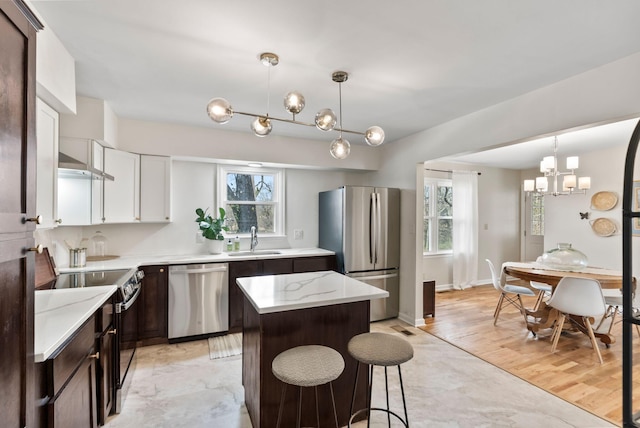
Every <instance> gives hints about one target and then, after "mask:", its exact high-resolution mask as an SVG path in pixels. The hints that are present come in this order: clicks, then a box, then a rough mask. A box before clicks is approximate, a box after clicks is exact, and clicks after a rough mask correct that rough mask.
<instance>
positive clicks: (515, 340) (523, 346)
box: [421, 285, 640, 425]
mask: <svg viewBox="0 0 640 428" xmlns="http://www.w3.org/2000/svg"><path fill="white" fill-rule="evenodd" d="M498 298H499V293H498V292H497V291H496V290H495V288H493V286H491V285H486V286H485V285H482V286H478V287H474V288H471V289H466V290H462V291H459V290H454V291H445V292H439V293H436V306H435V313H436V316H435V317H428V318H426V319H425V324H426V325H425V326H424V327H421V328H422V329H423V330H424V331H426V332H428V333H431V334H433V335H435V336H437V337H439V338H441V339H443V340H445V341H447V342H449V343H451V344H453V345H455V346H457V347H459V348H461V349H463V350H465V351H467V352H469V353H471V354H473V355H475V356H477V357H479V358H481V359H483V360H485V361H487V362H489V363H491V364H493V365H495V366H497V367H500V368H501V369H503V370H506V371H507V372H509V373H511V374H513V375H515V376H518V377H520V378H522V379H524V380H526V381H528V382H530V383H531V384H533V385H536V386H538V387H540V388H542V389H544V390H546V391H548V392H550V393H552V394H554V395H556V396H558V397H560V398H562V399H564V400H566V401H569V402H571V403H574V404H576V405H577V406H579V407H581V408H583V409H585V410H587V411H589V412H591V413H594V414H596V415H598V416H600V417H602V418H604V419H607V420H609V421H611V422H612V423H615V424H618V425H622V323H621V322H620V323H618V322H617V321H618V320H620V319H621V316H620V315H618V317H617V319H616V324H615V325H614V327H613V330H612V334H613V336H614V337H615V339H616V342H615V343H613V344H612V345H611V346H610V348H608V349H607V348H606V347H605V345H604V344H602V343H600V342H599V346H600V351H601V353H602V358H603V360H604V364H602V365H600V364H599V362H598V359H597V356H596V354H595V352H594V351H593V348H592V347H591V343H590V341H589V338H588V337H587V336H586V335H585V334H583V333H581V332H578V331H569V332H563V334H562V336H561V337H560V340H559V342H558V347H557V350H556V352H555V353H554V354H552V353H551V341H550V338H551V329H548V330H542V331H540V332H538V335H537V336H536V337H534V336H533V335H532V334H531V333H530V332H529V331H528V330H527V329H526V327H525V323H524V318H523V317H522V315H520V314H519V312H518V311H517V309H516V308H515V307H513V306H511V305H508V306H504V308H503V310H502V312H501V313H500V317H499V319H498V323H497V325H495V326H494V325H493V312H494V310H495V307H496V303H497V302H498ZM523 302H524V305H525V307H528V308H531V307H532V306H533V305H534V303H535V298H533V297H527V296H524V297H523ZM634 330H635V329H634ZM633 339H634V341H633V348H634V360H635V361H640V337H639V336H638V335H637V334H636V333H635V331H634V336H633ZM633 378H634V384H637V386H636V387H635V388H634V390H635V391H640V364H635V366H634V374H633ZM532 405H533V406H535V403H532ZM540 410H541V411H542V412H543V411H544V409H540ZM638 410H640V394H636V398H635V399H634V411H638Z"/></svg>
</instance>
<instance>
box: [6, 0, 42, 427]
mask: <svg viewBox="0 0 640 428" xmlns="http://www.w3.org/2000/svg"><path fill="white" fill-rule="evenodd" d="M41 28H42V25H41V24H40V23H39V22H38V20H37V18H35V16H34V15H33V14H32V13H31V11H30V10H29V7H28V6H27V5H26V4H25V3H24V2H23V1H22V0H13V1H0V40H1V42H0V44H2V48H0V76H2V77H0V81H1V82H2V83H0V86H1V89H0V153H1V155H0V164H1V165H0V294H1V295H2V297H1V298H0V379H2V381H1V385H0V418H1V421H0V425H2V426H3V427H10V428H18V427H25V426H28V427H33V426H35V425H36V424H37V420H38V418H37V417H36V415H37V414H39V413H40V410H41V409H39V408H36V402H35V399H36V389H35V364H34V362H33V333H34V331H33V328H34V327H33V325H34V312H33V310H34V289H35V287H34V282H35V275H34V271H35V268H34V266H35V258H34V253H33V252H32V251H29V249H31V248H33V247H34V239H33V232H34V230H35V222H34V219H35V217H36V215H37V213H36V133H35V112H36V109H35V106H36V85H35V83H36V79H35V73H36V31H37V30H38V29H41ZM38 398H40V397H38Z"/></svg>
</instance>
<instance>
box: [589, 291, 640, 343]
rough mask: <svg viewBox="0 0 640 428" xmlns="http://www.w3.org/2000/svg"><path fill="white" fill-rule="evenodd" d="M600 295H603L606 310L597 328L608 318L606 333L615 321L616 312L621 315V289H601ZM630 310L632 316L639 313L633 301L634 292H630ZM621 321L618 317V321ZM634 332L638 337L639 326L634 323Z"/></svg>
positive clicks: (639, 310)
mask: <svg viewBox="0 0 640 428" xmlns="http://www.w3.org/2000/svg"><path fill="white" fill-rule="evenodd" d="M602 295H603V296H604V303H605V304H606V305H607V310H606V312H605V313H604V316H603V317H602V319H601V320H600V323H599V324H598V327H597V328H596V330H598V329H599V328H600V327H601V326H602V325H603V324H604V323H605V322H606V321H607V320H610V324H609V329H608V333H611V329H612V328H613V325H614V324H615V323H616V317H617V315H618V314H621V315H622V290H619V289H602ZM632 299H633V300H632V311H633V315H634V316H636V317H637V316H638V315H639V314H640V308H638V307H637V306H636V302H635V292H634V293H633V294H632ZM620 321H622V319H620V320H619V321H618V322H620ZM636 332H637V333H638V336H639V337H640V326H638V324H636Z"/></svg>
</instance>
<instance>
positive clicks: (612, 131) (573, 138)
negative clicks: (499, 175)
mask: <svg viewBox="0 0 640 428" xmlns="http://www.w3.org/2000/svg"><path fill="white" fill-rule="evenodd" d="M637 124H638V119H627V120H622V121H619V122H614V123H608V124H605V125H597V126H593V127H588V128H584V129H580V130H576V131H570V132H565V133H562V134H559V135H557V136H548V137H544V138H536V139H534V140H530V141H525V142H521V143H516V144H511V145H508V146H504V147H497V148H495V149H490V150H484V151H481V152H476V153H468V154H459V155H455V156H450V157H447V158H442V159H438V160H439V161H455V162H462V163H470V164H476V165H485V166H492V167H496V168H508V169H518V170H519V169H529V168H538V167H539V166H540V161H541V160H542V158H543V157H544V156H551V155H553V149H554V138H555V137H557V139H558V148H557V150H558V151H557V154H558V158H560V162H564V161H563V158H565V157H567V156H578V155H581V154H583V153H588V152H592V151H596V150H600V149H603V148H609V147H615V146H620V145H624V146H627V145H629V140H630V139H631V134H632V133H633V130H634V128H635V127H636V125H637ZM560 164H561V165H563V164H562V163H560Z"/></svg>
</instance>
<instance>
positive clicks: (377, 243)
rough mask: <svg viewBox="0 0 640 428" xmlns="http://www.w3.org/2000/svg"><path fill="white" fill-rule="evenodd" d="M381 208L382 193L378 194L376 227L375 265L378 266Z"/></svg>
mask: <svg viewBox="0 0 640 428" xmlns="http://www.w3.org/2000/svg"><path fill="white" fill-rule="evenodd" d="M380 210H381V208H380V193H376V226H377V228H378V230H377V231H376V252H375V258H374V261H373V262H374V263H375V264H377V263H378V248H380V242H379V241H380V237H381V236H382V215H381V211H380Z"/></svg>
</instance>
